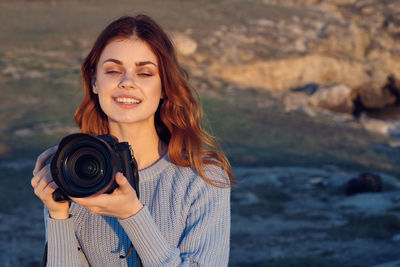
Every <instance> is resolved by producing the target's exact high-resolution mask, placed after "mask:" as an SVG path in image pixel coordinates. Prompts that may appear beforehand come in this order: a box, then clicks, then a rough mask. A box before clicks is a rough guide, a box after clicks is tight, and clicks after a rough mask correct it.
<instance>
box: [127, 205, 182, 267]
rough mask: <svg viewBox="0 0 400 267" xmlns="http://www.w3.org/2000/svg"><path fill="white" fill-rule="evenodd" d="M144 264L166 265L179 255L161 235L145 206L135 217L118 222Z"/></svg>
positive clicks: (177, 250)
mask: <svg viewBox="0 0 400 267" xmlns="http://www.w3.org/2000/svg"><path fill="white" fill-rule="evenodd" d="M119 222H120V224H121V226H122V227H123V228H124V230H125V232H126V233H127V234H128V236H129V238H130V240H131V242H132V244H133V246H134V247H135V249H136V251H137V253H138V254H139V256H140V258H141V259H142V261H143V263H144V264H146V263H147V264H166V263H167V262H168V261H169V259H173V258H174V256H176V255H175V254H177V255H179V249H178V248H175V247H173V246H172V245H171V244H169V243H168V241H167V240H166V239H165V237H164V236H163V235H162V233H161V231H160V229H159V228H158V226H157V225H156V224H155V222H154V219H153V218H152V217H151V214H150V211H149V209H148V208H147V206H143V208H142V209H141V210H140V211H139V212H138V213H136V214H135V215H133V216H131V217H129V218H126V219H120V220H119Z"/></svg>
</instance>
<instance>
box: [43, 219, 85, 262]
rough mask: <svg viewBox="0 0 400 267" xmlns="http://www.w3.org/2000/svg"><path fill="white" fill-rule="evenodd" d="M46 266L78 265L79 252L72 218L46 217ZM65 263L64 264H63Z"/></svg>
mask: <svg viewBox="0 0 400 267" xmlns="http://www.w3.org/2000/svg"><path fill="white" fill-rule="evenodd" d="M47 242H48V246H47V247H48V254H47V261H48V265H47V266H57V264H60V262H61V263H63V266H78V265H79V252H78V244H77V240H76V236H75V230H74V220H73V218H72V217H69V218H68V219H65V220H56V219H52V218H50V217H48V219H47ZM64 264H65V265H64Z"/></svg>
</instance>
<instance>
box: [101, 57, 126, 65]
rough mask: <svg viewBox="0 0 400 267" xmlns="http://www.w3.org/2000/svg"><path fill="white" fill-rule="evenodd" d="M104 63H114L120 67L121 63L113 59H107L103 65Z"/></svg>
mask: <svg viewBox="0 0 400 267" xmlns="http://www.w3.org/2000/svg"><path fill="white" fill-rule="evenodd" d="M106 62H114V63H115V64H118V65H122V62H121V61H119V60H118V59H114V58H109V59H106V60H104V61H103V65H104V64H105V63H106Z"/></svg>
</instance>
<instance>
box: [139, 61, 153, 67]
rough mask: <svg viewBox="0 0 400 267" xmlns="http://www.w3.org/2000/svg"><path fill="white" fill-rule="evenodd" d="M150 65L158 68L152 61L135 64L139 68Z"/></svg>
mask: <svg viewBox="0 0 400 267" xmlns="http://www.w3.org/2000/svg"><path fill="white" fill-rule="evenodd" d="M148 64H152V65H154V66H156V67H157V65H156V64H155V63H153V62H151V61H140V62H136V63H135V65H136V66H137V67H140V66H144V65H148Z"/></svg>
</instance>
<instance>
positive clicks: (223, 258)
mask: <svg viewBox="0 0 400 267" xmlns="http://www.w3.org/2000/svg"><path fill="white" fill-rule="evenodd" d="M196 191H197V193H196V197H195V198H194V200H193V201H192V203H191V206H190V209H189V213H188V216H187V219H186V226H185V228H184V231H183V232H182V235H181V237H180V242H179V245H178V247H174V246H173V245H171V244H169V243H168V241H167V240H166V239H165V238H164V236H163V235H162V233H161V231H160V230H159V228H158V226H157V225H156V224H155V222H154V220H153V218H152V217H151V214H150V212H149V210H148V208H147V207H146V206H144V207H143V208H142V210H140V211H139V212H138V213H137V214H136V215H134V216H132V217H129V218H127V219H124V220H120V224H121V225H122V227H123V228H124V230H125V232H126V233H127V234H128V236H129V238H130V240H131V241H132V244H133V246H134V247H135V249H136V250H137V252H138V254H139V256H140V258H141V260H142V262H143V265H144V266H227V265H228V258H229V235H230V189H229V188H224V189H222V188H217V187H214V186H211V185H209V184H207V183H203V186H201V187H200V188H197V190H196Z"/></svg>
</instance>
